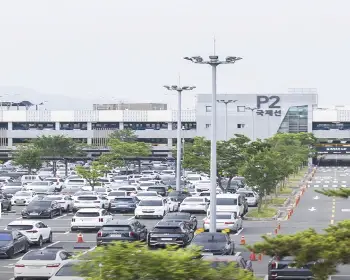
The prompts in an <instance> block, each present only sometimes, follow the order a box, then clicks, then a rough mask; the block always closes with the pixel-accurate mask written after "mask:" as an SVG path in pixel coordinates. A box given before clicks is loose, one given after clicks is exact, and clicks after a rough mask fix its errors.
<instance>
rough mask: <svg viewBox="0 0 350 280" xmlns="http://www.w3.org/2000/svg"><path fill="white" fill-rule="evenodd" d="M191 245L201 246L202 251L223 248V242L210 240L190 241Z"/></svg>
mask: <svg viewBox="0 0 350 280" xmlns="http://www.w3.org/2000/svg"><path fill="white" fill-rule="evenodd" d="M191 245H193V246H198V247H201V248H202V251H219V250H223V249H225V245H226V244H223V243H216V242H210V243H202V242H198V243H194V242H193V243H192V244H191Z"/></svg>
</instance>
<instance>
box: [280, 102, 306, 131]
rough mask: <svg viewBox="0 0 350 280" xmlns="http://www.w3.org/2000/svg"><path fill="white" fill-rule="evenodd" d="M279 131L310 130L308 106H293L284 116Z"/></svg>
mask: <svg viewBox="0 0 350 280" xmlns="http://www.w3.org/2000/svg"><path fill="white" fill-rule="evenodd" d="M278 132H279V133H299V132H308V106H307V105H304V106H293V107H290V108H289V109H288V112H287V113H286V115H285V116H284V118H283V121H282V122H281V125H280V127H279V129H278Z"/></svg>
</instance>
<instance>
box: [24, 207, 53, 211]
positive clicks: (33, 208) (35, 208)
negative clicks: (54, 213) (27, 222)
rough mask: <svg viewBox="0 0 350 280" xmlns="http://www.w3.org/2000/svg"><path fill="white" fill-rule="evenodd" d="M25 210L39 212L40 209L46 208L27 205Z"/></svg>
mask: <svg viewBox="0 0 350 280" xmlns="http://www.w3.org/2000/svg"><path fill="white" fill-rule="evenodd" d="M26 210H27V211H28V212H31V211H37V212H41V211H45V210H48V208H43V207H35V206H33V207H27V208H26Z"/></svg>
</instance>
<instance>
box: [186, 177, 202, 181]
mask: <svg viewBox="0 0 350 280" xmlns="http://www.w3.org/2000/svg"><path fill="white" fill-rule="evenodd" d="M200 179H201V177H188V178H187V180H188V181H199V180H200Z"/></svg>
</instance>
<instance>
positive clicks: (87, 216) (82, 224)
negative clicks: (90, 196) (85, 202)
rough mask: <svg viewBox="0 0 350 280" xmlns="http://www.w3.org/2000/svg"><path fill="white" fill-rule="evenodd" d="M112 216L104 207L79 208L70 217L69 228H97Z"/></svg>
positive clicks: (73, 229)
mask: <svg viewBox="0 0 350 280" xmlns="http://www.w3.org/2000/svg"><path fill="white" fill-rule="evenodd" d="M112 219H113V216H112V215H111V214H110V213H109V212H107V210H105V209H98V208H90V209H87V208H85V209H80V210H78V212H76V213H75V215H74V217H73V218H72V221H71V224H70V229H71V231H76V230H78V229H97V230H99V229H100V228H101V227H102V226H103V225H105V224H106V223H107V222H108V221H110V220H112Z"/></svg>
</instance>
